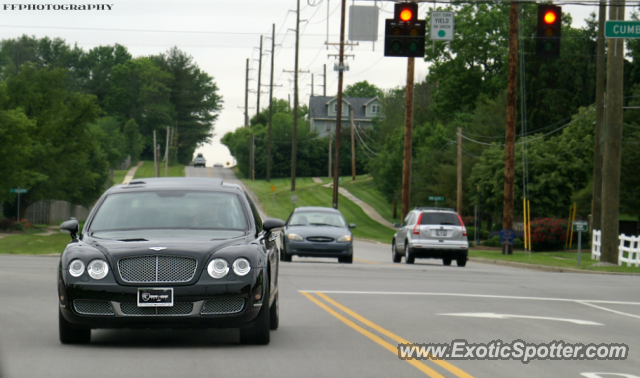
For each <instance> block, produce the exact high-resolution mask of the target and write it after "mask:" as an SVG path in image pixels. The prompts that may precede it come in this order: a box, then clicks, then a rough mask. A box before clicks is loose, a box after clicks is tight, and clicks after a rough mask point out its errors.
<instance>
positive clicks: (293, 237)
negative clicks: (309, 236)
mask: <svg viewBox="0 0 640 378" xmlns="http://www.w3.org/2000/svg"><path fill="white" fill-rule="evenodd" d="M287 238H289V240H293V241H303V240H304V239H303V238H302V236H300V235H298V234H289V235H287Z"/></svg>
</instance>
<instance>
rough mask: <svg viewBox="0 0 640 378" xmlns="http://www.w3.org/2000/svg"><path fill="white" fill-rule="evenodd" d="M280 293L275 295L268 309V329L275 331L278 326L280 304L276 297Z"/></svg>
mask: <svg viewBox="0 0 640 378" xmlns="http://www.w3.org/2000/svg"><path fill="white" fill-rule="evenodd" d="M279 296H280V293H276V297H275V298H274V299H273V304H272V305H271V307H269V312H270V314H269V329H271V330H272V331H275V330H276V329H278V326H279V325H280V304H279V302H280V301H279V299H278V297H279Z"/></svg>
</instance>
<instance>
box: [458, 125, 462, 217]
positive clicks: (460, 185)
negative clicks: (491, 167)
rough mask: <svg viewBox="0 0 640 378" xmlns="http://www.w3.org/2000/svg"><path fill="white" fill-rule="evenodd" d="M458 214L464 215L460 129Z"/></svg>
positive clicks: (460, 130)
mask: <svg viewBox="0 0 640 378" xmlns="http://www.w3.org/2000/svg"><path fill="white" fill-rule="evenodd" d="M457 210H458V214H460V215H462V128H461V127H458V208H457Z"/></svg>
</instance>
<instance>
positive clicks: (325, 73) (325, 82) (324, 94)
mask: <svg viewBox="0 0 640 378" xmlns="http://www.w3.org/2000/svg"><path fill="white" fill-rule="evenodd" d="M322 80H323V83H322V88H323V89H322V95H323V96H325V97H327V65H326V64H325V65H324V74H323V75H322Z"/></svg>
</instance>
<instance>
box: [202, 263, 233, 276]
mask: <svg viewBox="0 0 640 378" xmlns="http://www.w3.org/2000/svg"><path fill="white" fill-rule="evenodd" d="M207 272H209V275H210V276H211V277H213V278H222V277H224V276H226V275H227V273H229V263H228V262H227V260H225V259H215V260H213V261H211V262H210V263H209V265H208V266H207Z"/></svg>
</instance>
